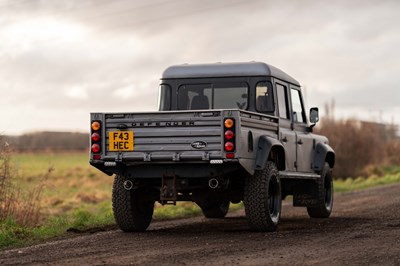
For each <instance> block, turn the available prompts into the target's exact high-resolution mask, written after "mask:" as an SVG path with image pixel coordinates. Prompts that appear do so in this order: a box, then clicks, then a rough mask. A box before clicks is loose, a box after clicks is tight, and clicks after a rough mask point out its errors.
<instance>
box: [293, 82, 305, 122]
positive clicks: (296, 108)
mask: <svg viewBox="0 0 400 266" xmlns="http://www.w3.org/2000/svg"><path fill="white" fill-rule="evenodd" d="M290 95H291V97H292V98H291V99H292V111H293V114H292V118H293V122H297V123H305V122H306V119H305V117H306V116H305V113H304V108H303V104H302V102H301V98H300V91H299V90H295V89H291V90H290Z"/></svg>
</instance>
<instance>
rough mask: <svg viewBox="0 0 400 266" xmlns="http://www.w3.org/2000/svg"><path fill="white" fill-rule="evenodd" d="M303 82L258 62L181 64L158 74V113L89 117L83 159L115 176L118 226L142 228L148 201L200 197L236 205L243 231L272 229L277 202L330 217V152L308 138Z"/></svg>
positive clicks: (203, 201) (206, 209)
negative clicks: (241, 209) (245, 224)
mask: <svg viewBox="0 0 400 266" xmlns="http://www.w3.org/2000/svg"><path fill="white" fill-rule="evenodd" d="M318 120H319V116H318V108H311V109H310V112H309V115H307V114H306V111H305V108H304V99H303V96H302V92H301V89H300V84H299V82H298V81H296V80H295V79H294V78H292V77H291V76H289V75H287V74H286V73H284V72H283V71H281V70H279V69H278V68H275V67H273V66H271V65H268V64H265V63H260V62H248V63H216V64H199V65H191V64H184V65H178V66H171V67H169V68H167V69H166V70H165V71H164V73H163V74H162V78H161V80H160V88H159V111H157V112H143V113H140V112H138V113H129V112H127V113H91V114H90V123H91V143H90V145H91V148H90V164H91V165H92V166H94V167H96V168H98V169H99V170H100V171H102V172H104V173H106V174H108V175H115V177H114V185H113V190H112V206H113V212H114V217H115V221H116V223H117V225H118V226H119V228H120V229H122V230H123V231H127V232H129V231H143V230H146V229H147V228H148V226H149V224H150V222H151V220H152V216H153V210H154V204H155V202H159V203H161V204H162V205H164V204H176V202H177V201H193V202H195V203H197V204H198V205H199V206H200V208H201V210H202V212H203V214H204V216H205V217H207V218H224V217H225V215H226V214H227V212H228V209H229V204H230V203H231V202H232V203H239V202H240V201H243V203H244V209H245V213H246V218H247V220H248V224H249V228H250V229H251V230H256V231H274V230H276V228H277V226H278V222H279V219H280V214H281V206H282V199H284V198H285V197H286V196H288V195H292V196H293V197H292V199H293V205H294V206H299V207H306V208H307V212H308V214H309V216H310V217H315V218H327V217H329V216H330V214H331V211H332V206H333V177H332V168H333V167H334V165H335V153H334V151H333V149H332V148H331V147H330V146H329V144H328V139H327V138H326V137H323V136H319V135H316V134H313V133H312V131H313V126H315V124H316V123H317V122H318Z"/></svg>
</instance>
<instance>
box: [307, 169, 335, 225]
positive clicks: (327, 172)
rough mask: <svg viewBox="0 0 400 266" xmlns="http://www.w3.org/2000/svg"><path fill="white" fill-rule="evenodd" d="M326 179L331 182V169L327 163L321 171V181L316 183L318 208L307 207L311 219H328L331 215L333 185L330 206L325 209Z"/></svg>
mask: <svg viewBox="0 0 400 266" xmlns="http://www.w3.org/2000/svg"><path fill="white" fill-rule="evenodd" d="M326 178H330V179H331V182H333V178H332V169H331V168H330V166H329V164H328V163H325V165H324V168H323V169H322V173H321V179H320V180H319V181H318V207H307V212H308V215H309V216H310V217H311V218H328V217H329V216H330V215H331V212H332V207H333V183H332V184H331V188H332V192H331V193H332V206H331V208H330V209H327V208H326V206H325V189H324V188H325V179H326Z"/></svg>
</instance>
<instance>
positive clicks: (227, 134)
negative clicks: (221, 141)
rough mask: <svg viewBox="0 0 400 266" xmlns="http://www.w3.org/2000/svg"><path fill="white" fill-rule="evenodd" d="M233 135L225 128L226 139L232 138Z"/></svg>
mask: <svg viewBox="0 0 400 266" xmlns="http://www.w3.org/2000/svg"><path fill="white" fill-rule="evenodd" d="M234 136H235V134H234V133H233V131H232V130H227V131H226V132H225V139H227V140H230V139H233V137H234Z"/></svg>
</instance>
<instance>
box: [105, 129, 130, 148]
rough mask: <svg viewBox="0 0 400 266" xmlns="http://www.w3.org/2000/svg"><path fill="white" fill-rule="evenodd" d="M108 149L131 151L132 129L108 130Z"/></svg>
mask: <svg viewBox="0 0 400 266" xmlns="http://www.w3.org/2000/svg"><path fill="white" fill-rule="evenodd" d="M108 140H109V144H108V150H109V151H133V146H134V134H133V131H110V132H108Z"/></svg>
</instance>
